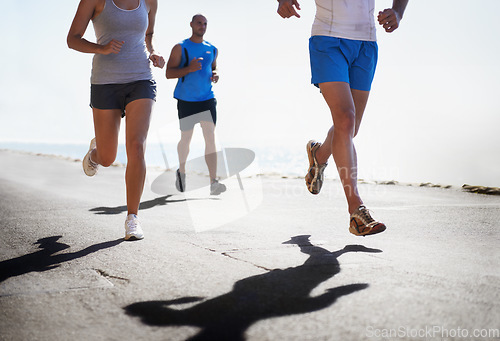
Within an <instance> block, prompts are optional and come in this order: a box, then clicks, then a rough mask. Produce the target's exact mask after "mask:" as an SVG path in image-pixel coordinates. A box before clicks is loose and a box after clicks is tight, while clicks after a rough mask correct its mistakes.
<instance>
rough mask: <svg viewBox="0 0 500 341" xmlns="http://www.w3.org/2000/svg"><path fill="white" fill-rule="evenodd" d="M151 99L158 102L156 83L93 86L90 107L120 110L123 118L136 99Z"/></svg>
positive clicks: (150, 81)
mask: <svg viewBox="0 0 500 341" xmlns="http://www.w3.org/2000/svg"><path fill="white" fill-rule="evenodd" d="M143 98H149V99H152V100H153V101H156V82H155V81H154V80H142V81H135V82H131V83H125V84H91V85H90V107H91V108H96V109H102V110H107V109H120V110H121V111H122V117H123V116H125V108H126V107H127V105H128V104H129V103H130V102H132V101H135V100H136V99H143Z"/></svg>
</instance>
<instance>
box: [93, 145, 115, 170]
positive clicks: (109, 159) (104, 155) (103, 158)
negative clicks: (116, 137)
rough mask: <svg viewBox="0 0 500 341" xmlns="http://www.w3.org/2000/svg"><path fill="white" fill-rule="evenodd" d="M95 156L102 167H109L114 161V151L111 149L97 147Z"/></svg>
mask: <svg viewBox="0 0 500 341" xmlns="http://www.w3.org/2000/svg"><path fill="white" fill-rule="evenodd" d="M97 158H98V160H99V164H100V165H101V166H103V167H109V166H111V165H112V164H113V162H115V159H116V152H113V151H101V150H100V149H99V148H98V149H97Z"/></svg>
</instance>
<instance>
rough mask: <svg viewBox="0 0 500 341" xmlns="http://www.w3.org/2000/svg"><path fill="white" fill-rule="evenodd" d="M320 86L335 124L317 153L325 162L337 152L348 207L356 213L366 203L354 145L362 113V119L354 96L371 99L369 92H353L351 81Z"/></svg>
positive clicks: (338, 166)
mask: <svg viewBox="0 0 500 341" xmlns="http://www.w3.org/2000/svg"><path fill="white" fill-rule="evenodd" d="M320 89H321V92H322V94H323V97H324V98H325V100H326V102H327V104H328V106H329V107H330V111H331V114H332V119H333V127H331V128H330V130H329V132H328V135H327V138H326V140H325V143H324V144H323V145H322V146H321V148H319V149H318V151H317V152H316V157H317V159H318V162H320V163H324V162H326V161H327V160H328V157H329V156H330V154H331V155H333V158H334V160H335V163H336V165H337V170H338V172H339V176H340V180H341V181H342V185H343V187H344V193H345V196H346V199H347V204H348V210H349V213H352V212H353V211H354V210H356V208H358V207H359V206H360V205H361V204H363V201H362V200H361V197H360V196H359V193H358V186H357V157H356V149H355V148H354V144H353V138H354V136H355V133H356V132H357V129H358V128H359V123H360V122H361V118H362V112H361V114H360V116H359V120H358V119H357V118H358V115H357V112H356V109H355V108H356V107H355V101H354V99H353V97H356V100H358V101H361V100H362V98H365V97H366V100H367V99H368V96H367V94H366V96H361V95H362V94H356V95H353V93H352V92H351V90H350V88H349V84H347V83H343V82H330V83H322V84H320ZM363 93H366V92H363ZM357 95H360V96H357ZM365 106H366V101H365V102H364V103H363V102H362V101H361V102H360V103H359V108H362V109H363V110H364V107H365ZM358 122H359V123H358Z"/></svg>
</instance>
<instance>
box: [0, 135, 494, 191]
mask: <svg viewBox="0 0 500 341" xmlns="http://www.w3.org/2000/svg"><path fill="white" fill-rule="evenodd" d="M218 147H220V146H219V145H218ZM224 147H233V146H224ZM237 147H239V146H237ZM242 147H245V146H242ZM0 149H9V150H16V151H23V152H28V153H34V154H44V155H55V156H61V157H66V158H70V159H75V160H81V159H82V158H83V157H84V156H85V154H86V153H87V150H88V144H87V143H85V144H78V143H29V142H1V141H0ZM190 149H191V151H190V154H189V157H188V161H189V160H193V159H196V158H200V157H203V156H204V145H203V143H191V148H190ZM249 149H251V150H252V151H253V152H254V153H255V160H254V161H253V162H252V164H251V166H250V167H247V168H246V170H245V171H244V172H242V173H241V176H255V175H268V176H280V177H285V178H303V177H304V175H305V174H306V172H307V167H308V164H309V163H308V159H307V154H306V152H305V144H304V146H303V147H302V146H300V147H298V146H290V147H283V146H268V147H255V148H249ZM365 159H366V158H360V160H358V163H359V164H360V167H359V171H358V178H359V179H360V180H362V181H366V182H372V183H400V184H420V185H423V184H425V185H439V186H443V187H447V186H453V187H461V186H462V185H464V184H470V185H481V186H493V187H499V186H500V182H499V181H497V180H498V174H493V173H494V172H493V173H486V174H482V173H481V172H480V171H479V170H478V168H477V167H475V166H474V165H473V164H471V165H470V168H469V169H468V171H469V174H472V175H471V176H469V177H468V178H464V176H463V173H460V172H450V171H449V170H448V169H443V170H437V171H436V172H435V173H432V174H431V173H425V170H424V169H417V168H415V167H412V166H411V165H406V164H405V163H401V165H400V166H394V165H392V166H387V167H386V166H377V165H376V164H374V163H370V162H369V161H368V162H366V160H365ZM126 162H127V157H126V153H125V145H123V144H119V146H118V153H117V158H116V163H119V164H126ZM146 164H147V166H148V167H155V168H160V169H177V165H178V159H177V143H157V142H156V143H148V145H147V149H146ZM405 167H406V168H405ZM408 169H409V171H408ZM466 170H467V169H465V168H464V170H463V171H466ZM325 178H326V179H334V180H338V178H339V177H338V174H337V170H336V168H335V166H334V162H333V160H331V159H330V166H329V167H327V168H326V170H325Z"/></svg>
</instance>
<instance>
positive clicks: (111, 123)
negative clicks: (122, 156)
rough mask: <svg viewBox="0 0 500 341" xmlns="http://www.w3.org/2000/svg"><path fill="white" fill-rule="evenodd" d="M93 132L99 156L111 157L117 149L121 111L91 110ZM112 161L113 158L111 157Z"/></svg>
mask: <svg viewBox="0 0 500 341" xmlns="http://www.w3.org/2000/svg"><path fill="white" fill-rule="evenodd" d="M92 112H93V116H94V131H95V138H96V144H97V147H98V150H99V154H100V155H103V156H108V157H112V156H113V155H116V150H117V148H118V134H119V133H120V123H121V114H122V110H121V109H109V110H102V109H96V108H92ZM113 159H114V157H113Z"/></svg>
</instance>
